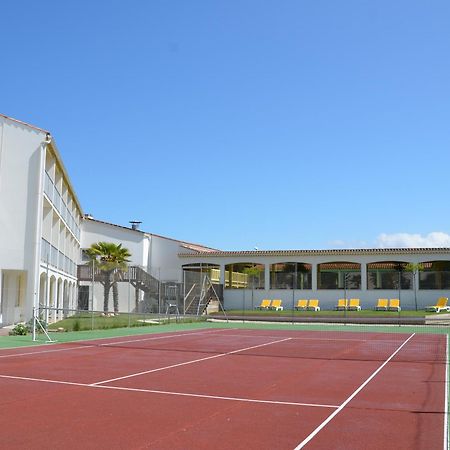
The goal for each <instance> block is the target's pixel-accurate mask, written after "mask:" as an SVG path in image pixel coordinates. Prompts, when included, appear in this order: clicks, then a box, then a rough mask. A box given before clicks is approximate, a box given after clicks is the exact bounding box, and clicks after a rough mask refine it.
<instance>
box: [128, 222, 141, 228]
mask: <svg viewBox="0 0 450 450" xmlns="http://www.w3.org/2000/svg"><path fill="white" fill-rule="evenodd" d="M130 223H131V229H132V230H139V226H140V225H141V223H142V222H139V221H138V220H130Z"/></svg>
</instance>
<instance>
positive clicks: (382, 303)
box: [375, 298, 389, 311]
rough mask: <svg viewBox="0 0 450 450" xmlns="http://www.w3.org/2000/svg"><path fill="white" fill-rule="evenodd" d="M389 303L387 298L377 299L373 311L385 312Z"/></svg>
mask: <svg viewBox="0 0 450 450" xmlns="http://www.w3.org/2000/svg"><path fill="white" fill-rule="evenodd" d="M388 304H389V301H388V299H387V298H379V299H378V303H377V306H375V311H387V309H388Z"/></svg>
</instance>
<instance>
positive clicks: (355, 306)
mask: <svg viewBox="0 0 450 450" xmlns="http://www.w3.org/2000/svg"><path fill="white" fill-rule="evenodd" d="M347 309H348V310H349V311H361V306H359V298H351V299H350V301H349V302H348V307H347Z"/></svg>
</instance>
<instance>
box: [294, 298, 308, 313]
mask: <svg viewBox="0 0 450 450" xmlns="http://www.w3.org/2000/svg"><path fill="white" fill-rule="evenodd" d="M307 306H308V300H305V299H301V300H298V302H297V306H296V307H295V309H296V310H297V311H305V309H306V307H307Z"/></svg>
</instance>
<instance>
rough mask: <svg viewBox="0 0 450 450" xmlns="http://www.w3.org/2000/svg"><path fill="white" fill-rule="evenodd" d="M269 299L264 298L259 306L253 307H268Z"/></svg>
mask: <svg viewBox="0 0 450 450" xmlns="http://www.w3.org/2000/svg"><path fill="white" fill-rule="evenodd" d="M269 306H270V300H267V299H264V300H262V301H261V304H260V305H259V306H255V309H269Z"/></svg>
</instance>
